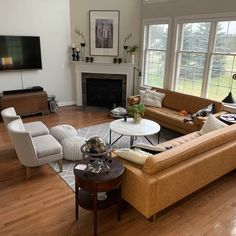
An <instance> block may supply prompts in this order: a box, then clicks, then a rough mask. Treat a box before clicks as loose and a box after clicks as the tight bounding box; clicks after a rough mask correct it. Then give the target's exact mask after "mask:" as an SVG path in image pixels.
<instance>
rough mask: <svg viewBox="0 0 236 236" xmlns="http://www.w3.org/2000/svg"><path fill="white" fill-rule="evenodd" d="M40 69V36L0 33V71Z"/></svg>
mask: <svg viewBox="0 0 236 236" xmlns="http://www.w3.org/2000/svg"><path fill="white" fill-rule="evenodd" d="M25 69H42V61H41V49H40V37H38V36H8V35H4V36H3V35H0V71H3V70H25Z"/></svg>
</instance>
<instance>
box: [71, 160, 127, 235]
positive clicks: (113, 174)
mask: <svg viewBox="0 0 236 236" xmlns="http://www.w3.org/2000/svg"><path fill="white" fill-rule="evenodd" d="M102 158H103V159H104V161H105V162H104V163H106V164H107V165H108V166H109V167H110V170H109V171H108V170H104V171H103V170H101V171H100V172H99V173H92V172H89V171H86V170H82V169H77V167H79V165H80V166H83V165H86V166H87V164H88V163H92V162H93V161H94V159H93V158H91V157H87V158H85V159H83V160H80V161H79V162H78V164H76V165H75V167H74V174H75V214H76V220H77V219H78V215H79V214H78V208H79V206H81V207H83V208H84V209H87V210H93V214H94V235H97V210H98V209H104V208H107V207H110V206H112V205H114V204H117V206H118V220H120V204H121V178H122V173H123V171H124V167H123V165H122V164H121V162H120V161H119V160H117V159H115V158H111V157H108V156H104V157H102ZM99 192H106V195H107V197H106V198H105V199H104V200H98V199H97V193H99Z"/></svg>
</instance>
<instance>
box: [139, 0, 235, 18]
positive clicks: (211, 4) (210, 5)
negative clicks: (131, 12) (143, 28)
mask: <svg viewBox="0 0 236 236" xmlns="http://www.w3.org/2000/svg"><path fill="white" fill-rule="evenodd" d="M235 9H236V1H235V0H169V1H166V2H160V3H151V4H143V7H142V18H143V19H144V18H145V19H147V18H158V17H167V16H168V17H173V16H191V15H199V14H208V13H224V12H233V11H235Z"/></svg>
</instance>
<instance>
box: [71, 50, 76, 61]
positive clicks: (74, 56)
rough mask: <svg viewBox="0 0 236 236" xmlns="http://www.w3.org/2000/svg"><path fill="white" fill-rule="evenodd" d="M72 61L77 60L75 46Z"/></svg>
mask: <svg viewBox="0 0 236 236" xmlns="http://www.w3.org/2000/svg"><path fill="white" fill-rule="evenodd" d="M72 61H76V54H75V48H72Z"/></svg>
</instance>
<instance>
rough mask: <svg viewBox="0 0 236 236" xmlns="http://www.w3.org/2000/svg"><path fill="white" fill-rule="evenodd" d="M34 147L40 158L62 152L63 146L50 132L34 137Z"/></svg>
mask: <svg viewBox="0 0 236 236" xmlns="http://www.w3.org/2000/svg"><path fill="white" fill-rule="evenodd" d="M33 143H34V147H35V150H36V153H37V156H38V158H42V157H45V156H50V155H54V154H58V153H61V152H62V147H61V145H60V144H59V143H58V141H57V140H56V139H55V138H53V137H52V136H51V135H50V134H48V135H42V136H38V137H35V138H33Z"/></svg>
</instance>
